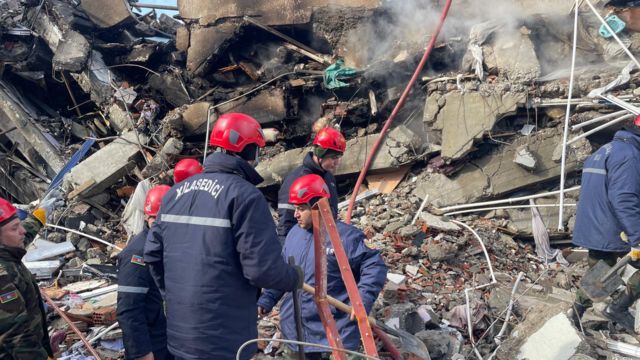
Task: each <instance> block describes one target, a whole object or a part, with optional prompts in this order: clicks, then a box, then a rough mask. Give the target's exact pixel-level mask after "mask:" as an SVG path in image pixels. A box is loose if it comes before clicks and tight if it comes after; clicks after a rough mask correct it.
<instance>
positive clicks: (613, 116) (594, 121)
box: [571, 110, 628, 130]
mask: <svg viewBox="0 0 640 360" xmlns="http://www.w3.org/2000/svg"><path fill="white" fill-rule="evenodd" d="M626 113H628V111H627V110H620V111H616V112H614V113H611V114H607V115H602V116H598V117H595V118H593V119H591V120H587V121H585V122H581V123H580V124H576V125H573V126H571V130H578V129H582V128H583V127H585V126H587V125H591V124H595V123H597V122H601V121H605V120H609V119H611V118H615V117H618V116H622V115H625V114H626Z"/></svg>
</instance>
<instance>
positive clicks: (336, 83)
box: [324, 59, 360, 90]
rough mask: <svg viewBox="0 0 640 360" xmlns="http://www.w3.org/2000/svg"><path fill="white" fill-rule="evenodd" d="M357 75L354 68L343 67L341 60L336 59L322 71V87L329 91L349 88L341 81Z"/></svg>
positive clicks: (357, 72)
mask: <svg viewBox="0 0 640 360" xmlns="http://www.w3.org/2000/svg"><path fill="white" fill-rule="evenodd" d="M359 73H360V72H359V71H358V70H356V69H354V68H350V67H346V66H344V60H343V59H338V61H336V63H335V64H331V65H330V66H329V67H328V68H326V69H325V70H324V86H325V87H326V88H327V89H329V90H331V89H337V88H341V87H346V86H349V84H348V83H346V82H344V81H341V79H347V78H352V77H354V76H356V75H358V74H359Z"/></svg>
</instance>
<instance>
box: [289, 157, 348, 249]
mask: <svg viewBox="0 0 640 360" xmlns="http://www.w3.org/2000/svg"><path fill="white" fill-rule="evenodd" d="M309 174H316V175H319V176H322V178H323V179H324V182H325V183H326V184H327V187H328V188H329V194H330V195H331V197H330V198H329V205H331V210H332V211H333V216H334V217H336V218H337V216H338V188H337V186H336V178H335V177H334V176H333V174H332V173H330V172H328V171H324V169H323V168H321V167H320V166H319V165H318V164H316V163H315V162H314V161H313V153H311V152H309V153H307V156H305V157H304V160H303V161H302V165H300V166H298V167H297V168H295V169H293V170H291V172H290V173H289V174H287V176H286V177H285V178H284V181H283V182H282V186H280V190H279V191H278V237H279V238H280V242H281V243H284V240H285V239H286V238H287V233H289V230H291V228H292V227H293V225H295V224H296V219H295V218H294V217H293V212H294V211H293V205H291V204H289V188H291V185H292V184H293V182H294V181H296V180H297V179H298V178H300V177H301V176H304V175H309Z"/></svg>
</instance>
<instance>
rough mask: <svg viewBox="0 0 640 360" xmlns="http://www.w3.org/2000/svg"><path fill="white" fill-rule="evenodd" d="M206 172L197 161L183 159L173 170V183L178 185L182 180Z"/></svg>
mask: <svg viewBox="0 0 640 360" xmlns="http://www.w3.org/2000/svg"><path fill="white" fill-rule="evenodd" d="M203 171H204V168H203V167H202V165H201V164H200V163H199V162H198V160H196V159H182V160H180V161H178V163H177V164H176V166H175V167H174V168H173V182H174V184H177V183H179V182H181V181H182V180H184V179H186V178H188V177H191V176H193V175H196V174H200V173H202V172H203Z"/></svg>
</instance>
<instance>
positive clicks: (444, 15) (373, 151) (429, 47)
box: [344, 0, 452, 224]
mask: <svg viewBox="0 0 640 360" xmlns="http://www.w3.org/2000/svg"><path fill="white" fill-rule="evenodd" d="M451 3H452V0H447V3H446V4H445V5H444V8H443V9H442V14H441V15H440V21H439V22H438V26H437V27H436V30H435V31H434V33H433V35H432V36H431V39H430V40H429V44H428V45H427V49H426V50H425V52H424V55H422V59H421V60H420V63H419V64H418V67H417V68H416V70H415V71H414V72H413V76H411V80H409V83H408V84H407V86H406V87H405V89H404V91H403V92H402V95H401V96H400V99H399V100H398V103H397V104H396V106H395V108H394V109H393V111H392V112H391V115H389V118H388V119H387V121H386V122H385V124H384V127H383V128H382V131H380V136H378V139H376V142H375V143H374V144H373V147H372V148H371V151H370V152H369V154H368V155H367V159H366V160H365V163H364V166H363V168H362V170H361V171H360V175H358V181H357V182H356V185H355V187H354V188H353V193H352V194H351V199H350V200H349V208H348V209H347V214H346V216H345V219H344V220H345V222H346V223H347V224H350V223H351V214H352V213H353V206H354V205H355V203H356V197H357V196H358V191H359V190H360V186H361V185H362V182H363V181H364V177H365V176H366V174H367V171H369V168H370V167H371V163H372V162H373V158H374V157H375V156H376V153H377V152H378V148H379V147H380V145H381V144H382V140H384V138H385V136H386V134H387V131H388V130H389V127H390V126H391V124H392V123H393V120H394V119H395V118H396V116H397V115H398V113H399V112H400V109H402V107H403V106H404V103H405V102H406V101H407V97H408V96H409V93H410V92H411V89H412V88H413V84H414V83H415V82H416V80H418V76H419V75H420V72H421V71H422V69H423V68H424V66H425V64H426V63H427V59H429V55H430V54H431V50H433V47H434V46H435V44H436V40H437V39H438V35H439V34H440V30H442V26H443V25H444V21H445V19H446V18H447V14H448V13H449V8H450V7H451Z"/></svg>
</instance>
